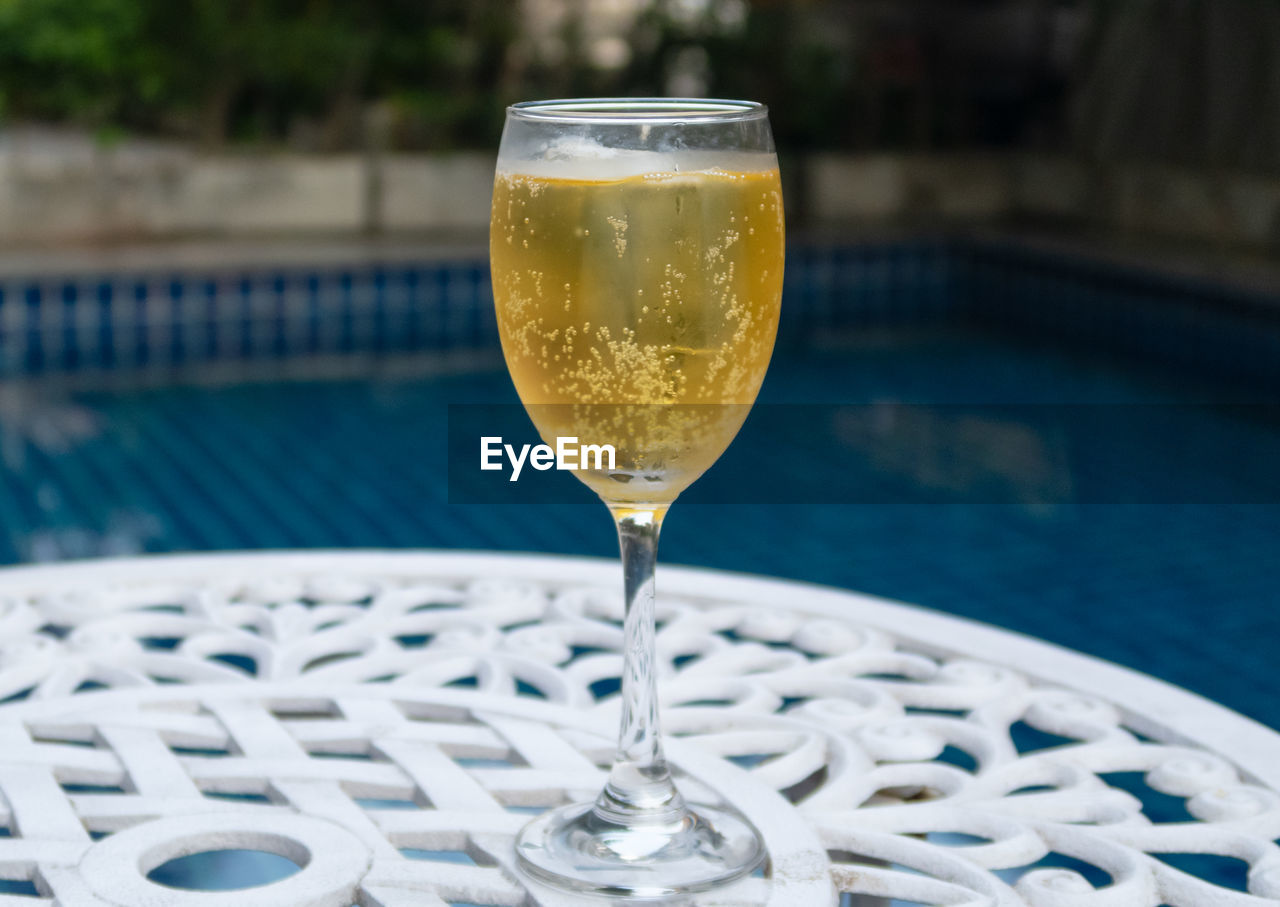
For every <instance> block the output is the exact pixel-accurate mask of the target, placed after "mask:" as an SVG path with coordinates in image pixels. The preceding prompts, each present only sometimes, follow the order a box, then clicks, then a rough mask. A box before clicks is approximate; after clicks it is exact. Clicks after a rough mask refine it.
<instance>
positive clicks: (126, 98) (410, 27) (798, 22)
mask: <svg viewBox="0 0 1280 907" xmlns="http://www.w3.org/2000/svg"><path fill="white" fill-rule="evenodd" d="M817 5H818V6H821V5H822V4H817ZM827 5H828V6H829V5H831V4H827ZM814 6H815V4H814V3H812V2H804V0H771V2H770V0H758V2H755V3H749V2H747V0H706V2H702V3H697V4H690V3H687V2H684V0H650V2H649V3H648V4H647V5H646V6H645V8H644V9H643V10H642V11H641V13H640V15H639V16H638V17H637V19H636V22H635V26H634V29H633V33H632V34H630V35H628V36H627V44H628V48H627V50H628V53H627V59H625V60H624V61H623V62H622V63H621V64H620V65H614V66H601V65H598V64H597V63H595V62H593V60H592V55H591V53H590V47H589V43H588V36H587V31H588V29H587V27H586V25H587V23H585V22H584V18H583V10H584V9H585V6H584V5H583V4H576V5H575V4H573V3H568V4H566V5H565V9H566V10H567V11H568V14H567V15H566V16H564V17H563V21H561V22H560V24H559V25H558V26H557V29H556V34H553V35H552V36H551V38H552V41H551V42H550V44H552V45H554V46H555V47H556V48H557V49H558V50H557V53H555V54H551V53H548V52H546V50H545V48H544V47H543V45H545V44H547V43H548V42H546V41H544V42H543V44H539V43H538V42H536V41H531V40H529V38H528V36H527V35H525V34H524V33H523V29H522V25H524V24H527V20H526V19H525V18H523V17H524V16H525V15H526V13H527V10H525V9H523V8H522V4H521V3H519V2H515V0H430V2H425V0H0V116H5V117H7V118H11V119H21V120H38V121H45V122H48V121H54V122H71V123H75V124H79V125H82V126H86V127H89V128H92V129H95V130H98V131H99V133H100V134H101V135H108V134H118V133H119V131H120V130H122V129H125V130H130V131H135V132H141V133H149V134H164V135H176V136H183V137H189V138H196V139H199V140H201V141H203V142H205V143H206V144H210V145H217V144H220V143H223V142H226V141H228V140H237V141H252V142H258V143H289V144H291V145H294V146H296V147H304V148H311V149H339V148H352V147H359V146H360V145H361V144H362V143H364V142H365V141H367V140H368V130H367V122H366V119H365V118H366V115H367V113H368V112H369V111H370V110H371V109H373V105H374V104H375V103H376V104H377V105H378V109H379V110H381V111H382V112H383V113H384V114H385V115H384V116H383V117H382V119H381V120H379V122H381V123H384V124H385V127H384V128H385V130H387V131H389V135H386V136H384V140H385V141H389V142H390V143H391V144H393V145H395V146H397V147H409V148H428V149H435V148H452V147H459V146H482V147H483V146H490V145H492V143H493V142H494V140H495V139H496V137H497V131H498V130H499V129H500V128H501V122H502V118H501V116H499V115H498V114H497V111H500V110H501V108H502V106H503V105H505V104H506V103H509V102H511V101H514V100H520V99H528V98H532V97H548V96H579V95H599V94H622V95H661V94H667V93H669V89H670V87H671V85H672V73H673V71H676V70H678V69H679V67H680V66H681V65H687V64H689V62H690V61H692V62H693V63H694V64H697V65H698V66H702V67H703V68H705V70H706V77H705V78H704V79H703V80H702V82H701V86H702V88H703V89H704V90H705V91H706V93H709V94H718V95H722V96H738V97H753V98H760V99H762V100H765V101H766V102H772V104H773V109H774V117H775V128H776V129H777V131H778V133H779V138H780V139H783V138H785V139H787V140H789V141H790V142H791V143H792V144H797V145H802V146H810V145H815V144H816V145H821V144H828V145H830V144H833V143H838V142H839V138H840V135H839V131H838V129H834V128H833V124H836V123H839V122H841V118H840V117H839V116H837V115H836V113H837V110H838V107H839V105H840V104H841V103H842V102H844V101H845V100H846V99H847V94H848V92H849V91H850V90H851V82H852V72H851V70H850V67H849V63H848V58H847V55H843V54H841V53H840V52H839V50H838V48H836V47H834V46H832V45H831V43H830V41H829V40H827V38H826V37H825V36H824V35H823V34H822V30H821V29H820V28H818V29H815V28H814V27H813V17H812V16H811V15H809V13H811V11H812V8H813V7H814ZM691 9H692V10H694V12H692V13H691V12H690V10H691ZM543 37H544V38H545V37H546V36H545V35H544V36H543Z"/></svg>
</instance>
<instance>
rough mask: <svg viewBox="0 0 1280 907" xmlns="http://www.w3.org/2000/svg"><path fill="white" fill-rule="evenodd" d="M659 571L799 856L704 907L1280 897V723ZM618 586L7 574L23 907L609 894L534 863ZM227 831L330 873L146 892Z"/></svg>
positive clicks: (482, 566) (269, 564)
mask: <svg viewBox="0 0 1280 907" xmlns="http://www.w3.org/2000/svg"><path fill="white" fill-rule="evenodd" d="M658 582H659V606H658V611H659V613H658V620H659V624H660V630H659V634H658V648H659V669H660V671H661V674H660V677H661V680H660V683H661V690H662V696H663V701H664V716H663V717H664V730H665V731H666V733H667V735H668V738H669V746H668V753H669V755H670V757H671V760H672V762H673V763H674V765H675V767H676V768H677V770H678V773H679V774H680V776H681V778H680V784H681V786H682V787H683V788H684V789H685V790H686V792H687V793H690V794H693V795H694V796H695V797H698V798H700V799H706V800H711V801H716V800H720V801H724V802H727V803H730V804H732V805H733V806H735V807H736V808H737V809H739V810H741V811H742V812H743V813H744V814H746V815H747V817H748V818H750V819H752V820H753V821H754V822H755V824H756V825H757V827H759V828H760V829H761V831H762V832H763V833H764V836H765V839H766V843H767V845H768V847H769V852H770V860H769V864H768V866H767V868H766V869H765V871H764V872H763V873H760V874H758V875H757V877H754V878H750V879H747V880H744V881H743V882H741V883H739V884H738V885H736V886H733V887H731V888H729V889H725V890H723V891H719V892H715V893H712V894H708V895H703V896H701V897H699V898H698V899H696V901H690V902H687V903H690V904H693V903H696V904H698V905H722V907H731V905H734V907H738V905H740V907H746V905H770V907H814V905H824V904H836V903H841V904H849V905H866V907H869V905H886V904H895V903H902V904H929V905H935V904H936V905H948V907H960V905H963V907H978V905H1000V907H1004V905H1033V907H1093V905H1098V907H1159V905H1169V907H1206V905H1242V907H1243V905H1259V904H1280V847H1277V845H1276V843H1275V840H1276V839H1277V838H1280V794H1278V793H1277V791H1278V790H1280V735H1277V734H1275V733H1273V732H1272V731H1270V730H1268V729H1266V728H1264V727H1262V726H1260V725H1257V724H1255V723H1253V722H1251V721H1249V720H1247V719H1245V718H1243V717H1241V716H1239V715H1236V714H1234V713H1232V712H1229V711H1227V710H1225V709H1223V708H1221V707H1219V706H1216V705H1214V704H1213V703H1210V702H1207V701H1205V700H1203V699H1200V698H1198V697H1195V696H1193V695H1191V694H1189V693H1186V692H1184V691H1181V690H1178V689H1176V688H1173V687H1170V686H1167V685H1165V684H1162V683H1160V682H1158V681H1155V680H1153V679H1151V678H1148V677H1144V676H1142V675H1138V674H1134V673H1132V672H1129V671H1126V670H1124V669H1122V668H1118V667H1116V666H1114V665H1110V664H1107V663H1104V662H1100V661H1096V660H1093V659H1090V658H1086V657H1084V656H1081V655H1078V654H1075V653H1071V652H1067V651H1065V650H1062V649H1058V648H1055V647H1052V646H1049V645H1046V644H1044V643H1040V642H1036V641H1034V640H1030V639H1027V638H1025V637H1019V636H1016V635H1013V634H1009V633H1005V632H1002V631H999V630H996V629H993V628H990V627H984V626H981V625H977V624H973V623H969V622H966V621H961V620H957V619H954V618H949V617H945V616H942V615H939V614H934V613H930V612H927V611H923V610H920V609H916V608H910V607H907V606H903V605H896V604H892V603H889V602H885V601H882V600H878V599H873V598H869V597H866V596H861V595H855V594H851V593H846V592H839V591H836V590H831V589H823V588H818V587H812V586H805V585H801V584H795V583H786V582H780V581H772V580H763V579H757V578H752V577H744V576H736V575H728V574H717V573H711V572H707V571H695V570H687V569H678V568H664V569H662V570H661V571H660V575H659V581H658ZM619 585H620V583H619V570H618V567H617V566H616V565H615V564H613V563H609V562H598V561H584V560H571V559H553V558H540V557H539V558H533V557H512V556H493V555H466V554H455V553H441V554H357V553H314V554H263V555H213V556H203V557H182V558H153V559H139V560H132V561H115V562H101V563H87V564H76V565H67V566H57V567H38V568H21V569H14V570H8V571H4V572H3V573H0V641H2V645H0V699H6V704H5V705H3V706H2V707H0V795H2V796H0V826H3V828H4V829H5V830H7V833H6V832H5V831H0V907H27V905H38V904H45V905H73V907H82V905H83V907H105V905H124V907H141V905H157V907H158V905H173V907H188V905H190V907H196V905H204V907H231V905H235V907H256V905H263V907H266V905H272V907H276V905H294V907H350V905H352V904H356V905H360V907H410V905H434V907H444V905H450V904H463V905H493V907H497V905H521V907H523V905H529V904H538V905H572V904H578V903H589V904H596V905H598V904H599V903H600V902H599V901H581V902H580V901H579V900H578V899H574V898H570V897H567V896H565V895H562V894H560V893H557V892H550V891H548V890H546V889H543V888H540V887H538V886H537V885H536V884H535V883H533V882H531V881H528V880H526V879H525V878H523V877H522V876H520V875H518V874H517V873H516V872H515V871H514V870H513V868H512V861H511V855H510V853H509V849H510V845H511V839H512V836H513V834H514V833H515V831H516V830H517V829H518V828H519V827H520V826H521V825H522V824H523V823H524V822H525V821H527V819H528V817H529V815H531V814H532V813H535V812H537V811H539V810H541V809H543V808H546V807H549V806H554V805H558V804H561V803H564V802H568V801H570V800H575V799H583V798H586V797H589V796H592V795H594V793H595V791H596V789H597V788H598V787H599V785H600V783H601V780H602V778H603V772H604V768H605V767H607V764H608V761H609V759H610V757H611V755H612V740H613V734H614V729H615V728H614V725H615V723H616V703H615V699H616V697H615V696H614V691H615V690H616V677H617V673H618V670H619V666H620V662H621V656H620V654H619V646H620V643H621V637H622V633H621V628H620V622H621V616H622V615H621V608H622V606H621V594H620V591H619V588H618V587H619ZM232 848H235V849H248V850H263V851H268V852H271V853H276V854H280V855H282V856H285V857H288V858H290V859H291V860H293V861H294V862H295V863H297V864H298V865H299V866H301V869H299V871H297V872H296V873H294V874H293V875H291V876H288V877H287V878H284V879H282V880H280V881H277V882H274V883H271V884H269V885H266V886H262V887H255V888H249V889H242V890H238V891H225V892H210V891H192V890H184V889H178V888H171V887H165V886H163V885H161V884H158V883H157V882H153V881H149V880H148V878H147V876H148V873H150V871H151V870H152V869H154V868H155V867H157V866H159V865H161V864H164V863H166V862H167V861H169V860H171V859H173V858H175V857H179V856H182V855H185V854H191V853H198V852H207V851H216V850H225V849H232ZM5 880H7V881H5ZM6 892H7V893H6ZM842 895H844V896H845V898H844V900H841V896H842Z"/></svg>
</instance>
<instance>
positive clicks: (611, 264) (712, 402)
mask: <svg viewBox="0 0 1280 907" xmlns="http://www.w3.org/2000/svg"><path fill="white" fill-rule="evenodd" d="M489 242H490V258H491V266H492V273H493V289H494V300H495V303H496V307H497V316H498V328H499V333H500V335H501V338H502V349H503V354H504V356H505V358H506V362H507V367H508V369H509V370H510V372H511V377H512V380H513V381H514V383H515V386H516V390H517V392H518V393H519V395H520V399H521V401H522V402H523V403H524V405H525V408H526V410H527V411H528V412H529V415H530V417H531V419H532V420H533V422H534V424H535V426H536V427H537V429H538V431H539V433H540V434H541V435H542V438H543V440H544V441H546V443H547V444H549V445H551V446H552V447H555V446H556V439H558V438H574V439H577V442H576V443H581V444H590V445H599V446H601V447H603V446H604V445H609V446H610V447H612V449H613V450H614V452H615V457H614V462H613V463H608V462H606V461H604V460H603V459H602V458H600V457H597V458H595V459H593V458H591V457H590V456H586V457H583V460H584V461H585V462H582V463H580V468H578V469H577V470H575V474H576V475H577V477H578V478H579V479H581V480H582V481H583V482H585V483H586V484H587V485H588V486H589V487H590V488H591V489H593V490H594V491H595V492H596V493H597V494H598V495H599V496H600V497H601V498H602V499H603V500H604V502H605V504H606V505H608V507H609V509H610V511H611V512H612V514H613V517H614V520H615V522H616V524H617V530H618V536H619V539H620V544H621V549H622V564H623V576H624V592H625V603H626V612H625V619H624V623H623V635H624V665H623V671H622V678H621V680H622V689H621V709H622V715H621V726H620V730H619V740H618V750H617V756H616V759H615V761H614V764H613V768H612V770H611V771H610V773H609V776H608V781H607V783H606V784H605V787H604V790H603V791H602V792H601V793H600V795H599V796H598V797H597V798H596V799H595V801H594V802H590V803H581V804H575V805H571V806H567V807H563V808H560V809H557V810H552V811H549V812H547V813H544V814H542V815H541V816H539V817H537V818H536V819H534V820H533V821H532V822H531V823H530V824H529V825H528V826H526V827H525V829H524V830H523V832H522V833H521V834H520V836H519V838H518V840H517V844H516V852H517V856H518V860H519V863H520V865H521V866H522V867H523V869H524V870H525V871H526V872H528V873H529V874H531V875H532V876H534V877H536V878H538V879H540V880H542V881H544V882H547V883H550V884H553V885H557V886H560V887H562V888H567V889H571V890H575V891H584V892H595V893H603V894H615V895H625V896H631V897H659V896H667V895H672V894H677V893H682V892H692V891H700V890H705V889H707V888H711V887H713V886H716V885H720V884H723V883H726V882H729V881H732V880H733V879H737V878H740V877H741V876H743V875H746V874H748V873H750V872H751V871H752V870H753V869H755V868H756V867H757V866H759V865H760V863H761V862H762V861H763V859H764V848H763V844H762V841H761V838H760V835H759V832H758V831H757V830H756V829H755V828H754V827H753V826H752V825H751V824H750V823H749V822H748V821H747V820H746V819H745V818H743V817H742V816H741V815H739V814H738V813H736V812H734V811H733V810H732V809H728V808H725V807H723V806H710V805H702V804H693V805H690V804H688V803H686V802H685V800H684V798H683V797H682V796H681V795H680V792H679V791H678V790H677V789H676V787H675V785H674V783H673V782H672V779H671V774H670V772H669V770H668V767H667V763H666V761H665V759H664V757H663V752H662V742H661V739H660V736H659V727H658V704H657V692H656V685H655V676H654V670H653V665H654V661H655V657H656V653H655V642H654V637H655V628H654V566H655V560H656V556H657V545H658V532H659V529H660V527H661V525H662V520H663V517H664V516H665V515H666V512H667V508H668V507H669V506H670V505H671V503H672V501H674V500H675V498H676V496H677V495H678V494H680V492H681V491H683V490H684V489H685V488H687V487H688V486H689V484H690V483H692V482H693V481H694V480H695V479H697V478H698V476H700V475H701V474H702V473H703V472H704V471H705V470H706V469H707V468H708V467H710V466H711V464H712V463H714V462H715V461H716V459H717V458H718V457H719V456H720V454H721V453H723V452H724V450H725V448H726V447H728V445H729V443H730V442H731V441H732V440H733V438H734V436H735V435H736V434H737V432H738V429H739V428H740V427H741V426H742V422H743V420H744V419H745V418H746V415H747V411H748V410H749V409H750V407H751V404H752V403H753V402H754V401H755V398H756V394H757V393H758V392H759V389H760V383H761V381H763V379H764V374H765V370H766V368H767V367H768V364H769V357H770V355H771V354H772V351H773V343H774V336H775V334H776V332H777V324H778V307H779V301H780V298H781V294H782V266H783V209H782V193H781V188H780V183H779V176H778V164H777V158H776V156H775V154H774V148H773V139H772V136H771V133H770V130H769V120H768V113H767V111H766V109H765V108H764V106H762V105H760V104H756V103H751V102H746V101H718V100H695V99H671V98H662V99H627V98H600V99H578V100H564V101H537V102H530V103H524V104H516V105H515V106H513V107H510V108H508V109H507V119H506V126H505V129H504V131H503V134H502V144H501V147H500V149H499V152H498V165H497V174H496V178H495V183H494V192H493V211H492V221H491V225H490V237H489Z"/></svg>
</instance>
